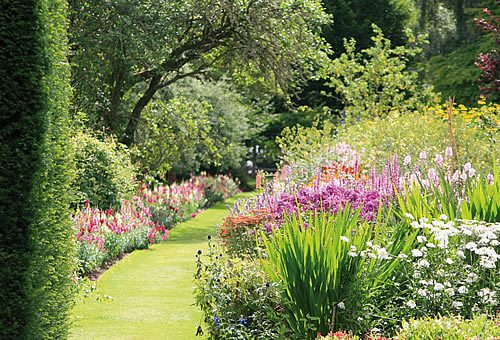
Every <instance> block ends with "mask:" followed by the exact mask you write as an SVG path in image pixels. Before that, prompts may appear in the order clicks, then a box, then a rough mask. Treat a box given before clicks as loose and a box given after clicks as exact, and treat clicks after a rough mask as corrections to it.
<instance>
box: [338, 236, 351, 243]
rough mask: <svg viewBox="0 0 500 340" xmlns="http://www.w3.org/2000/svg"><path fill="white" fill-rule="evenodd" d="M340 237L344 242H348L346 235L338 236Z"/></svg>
mask: <svg viewBox="0 0 500 340" xmlns="http://www.w3.org/2000/svg"><path fill="white" fill-rule="evenodd" d="M340 239H341V240H342V241H344V242H349V239H348V238H347V237H346V236H340Z"/></svg>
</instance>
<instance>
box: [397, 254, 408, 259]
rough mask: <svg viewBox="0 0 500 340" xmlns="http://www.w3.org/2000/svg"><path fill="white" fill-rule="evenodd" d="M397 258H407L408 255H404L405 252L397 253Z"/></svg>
mask: <svg viewBox="0 0 500 340" xmlns="http://www.w3.org/2000/svg"><path fill="white" fill-rule="evenodd" d="M398 258H399V259H402V260H405V259H407V258H408V255H406V254H399V255H398Z"/></svg>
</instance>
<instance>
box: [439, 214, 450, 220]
mask: <svg viewBox="0 0 500 340" xmlns="http://www.w3.org/2000/svg"><path fill="white" fill-rule="evenodd" d="M439 218H440V219H441V220H442V221H446V220H447V219H448V216H446V215H445V214H442V215H441V216H439Z"/></svg>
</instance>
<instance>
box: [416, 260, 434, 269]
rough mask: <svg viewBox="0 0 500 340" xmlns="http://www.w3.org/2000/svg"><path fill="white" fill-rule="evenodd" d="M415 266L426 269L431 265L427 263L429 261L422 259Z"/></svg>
mask: <svg viewBox="0 0 500 340" xmlns="http://www.w3.org/2000/svg"><path fill="white" fill-rule="evenodd" d="M417 265H418V266H419V267H424V268H427V267H429V266H430V265H431V264H430V263H429V261H427V260H425V259H423V260H420V261H418V263H417Z"/></svg>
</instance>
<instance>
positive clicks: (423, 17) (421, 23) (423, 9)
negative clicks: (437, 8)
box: [418, 0, 428, 32]
mask: <svg viewBox="0 0 500 340" xmlns="http://www.w3.org/2000/svg"><path fill="white" fill-rule="evenodd" d="M427 5H428V0H421V2H420V13H419V15H420V17H419V18H418V28H419V30H420V32H423V31H425V27H426V23H427Z"/></svg>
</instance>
